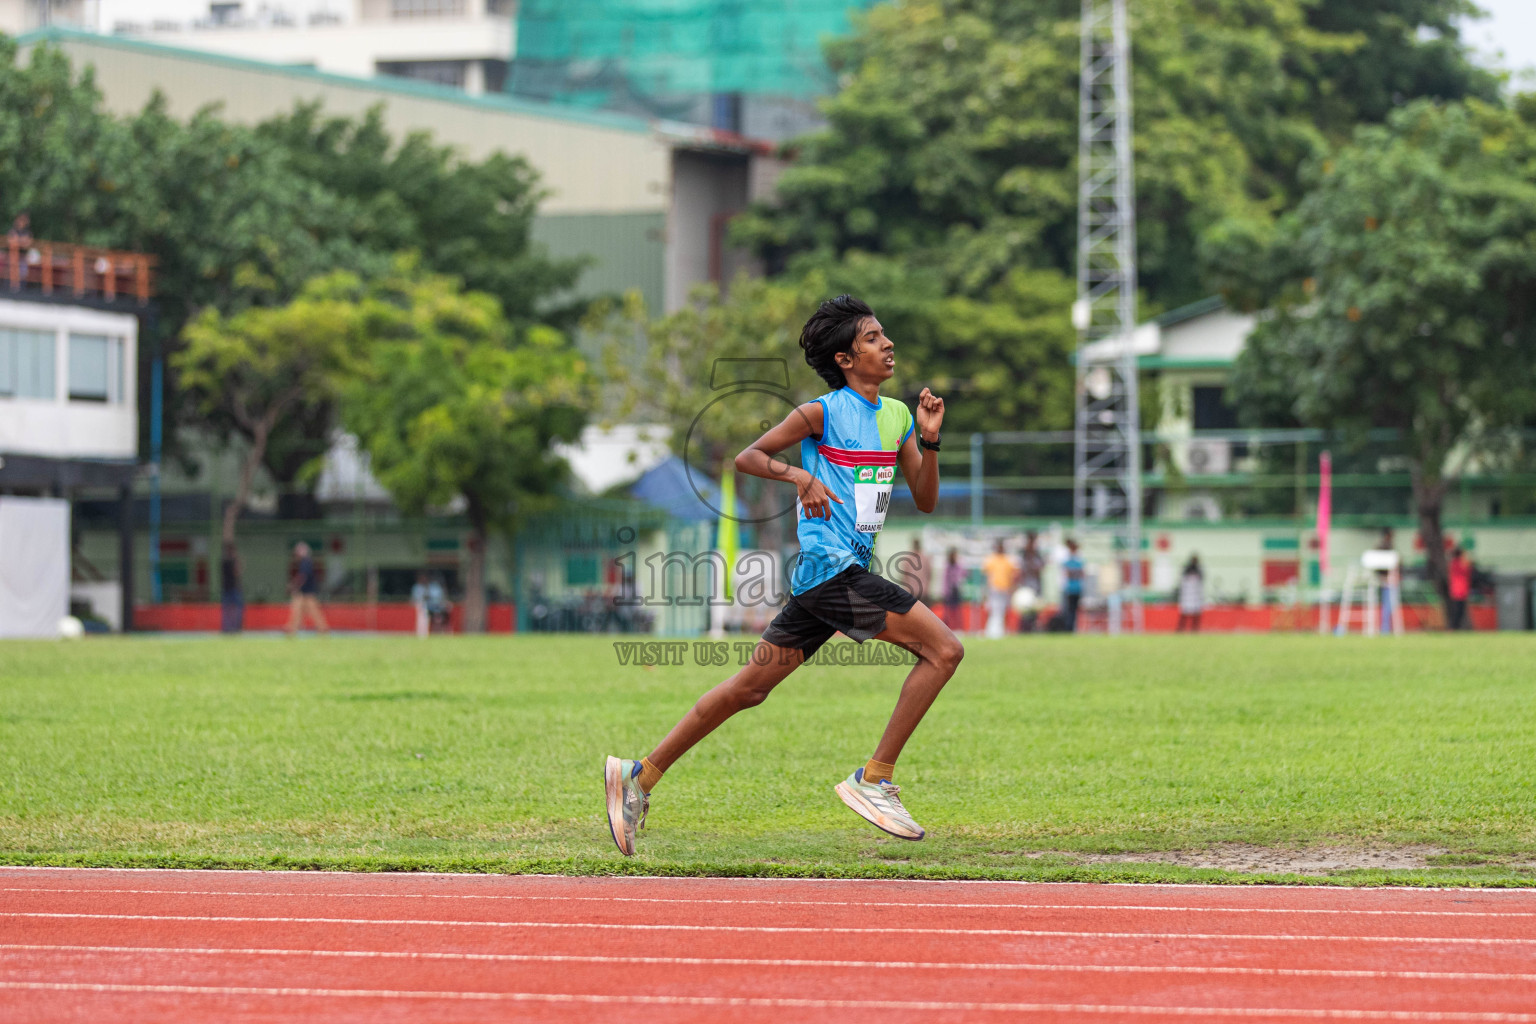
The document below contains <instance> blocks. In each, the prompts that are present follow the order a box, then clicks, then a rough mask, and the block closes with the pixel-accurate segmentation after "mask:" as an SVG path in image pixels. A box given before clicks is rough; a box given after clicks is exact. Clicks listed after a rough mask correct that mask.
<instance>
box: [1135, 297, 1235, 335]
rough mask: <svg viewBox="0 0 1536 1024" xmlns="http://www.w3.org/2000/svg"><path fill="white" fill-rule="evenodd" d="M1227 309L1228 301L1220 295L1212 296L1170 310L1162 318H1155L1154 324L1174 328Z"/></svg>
mask: <svg viewBox="0 0 1536 1024" xmlns="http://www.w3.org/2000/svg"><path fill="white" fill-rule="evenodd" d="M1226 308H1227V303H1226V300H1224V299H1223V298H1222V297H1221V296H1220V295H1212V296H1211V297H1210V298H1208V299H1201V300H1200V301H1199V302H1191V303H1190V304H1189V305H1187V306H1180V307H1179V308H1178V309H1170V310H1169V311H1168V312H1166V313H1164V314H1163V315H1162V316H1159V317H1155V318H1153V321H1152V322H1153V323H1155V324H1157V326H1159V327H1173V326H1175V325H1176V324H1182V323H1184V322H1185V321H1186V320H1194V319H1197V318H1198V317H1202V316H1205V315H1207V314H1209V313H1216V312H1219V311H1221V310H1223V309H1226Z"/></svg>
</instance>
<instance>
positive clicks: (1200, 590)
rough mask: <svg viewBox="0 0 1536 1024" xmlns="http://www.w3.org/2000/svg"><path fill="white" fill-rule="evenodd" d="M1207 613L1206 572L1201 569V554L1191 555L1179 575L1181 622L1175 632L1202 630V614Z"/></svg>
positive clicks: (1196, 631)
mask: <svg viewBox="0 0 1536 1024" xmlns="http://www.w3.org/2000/svg"><path fill="white" fill-rule="evenodd" d="M1204 613H1205V573H1204V572H1203V571H1201V569H1200V556H1199V555H1190V556H1189V561H1188V562H1186V563H1184V572H1183V574H1182V575H1181V576H1180V577H1179V624H1178V625H1177V626H1175V627H1174V632H1175V633H1182V632H1184V627H1185V626H1188V627H1189V631H1190V632H1191V633H1198V632H1200V616H1201V615H1202V614H1204Z"/></svg>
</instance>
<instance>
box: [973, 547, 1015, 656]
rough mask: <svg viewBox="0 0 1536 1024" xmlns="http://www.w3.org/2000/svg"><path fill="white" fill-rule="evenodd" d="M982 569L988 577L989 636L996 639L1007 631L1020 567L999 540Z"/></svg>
mask: <svg viewBox="0 0 1536 1024" xmlns="http://www.w3.org/2000/svg"><path fill="white" fill-rule="evenodd" d="M981 571H982V573H983V574H984V575H985V576H986V577H987V637H988V638H989V639H993V640H996V639H998V638H999V637H1001V636H1002V635H1003V633H1005V632H1006V631H1007V621H1008V599H1009V598H1011V597H1012V596H1013V588H1014V585H1015V584H1016V583H1018V581H1019V567H1018V565H1017V564H1016V563H1015V562H1014V560H1013V559H1011V558H1009V557H1008V552H1007V551H1005V550H1003V542H1002V541H998V542H997V544H996V546H995V547H993V549H992V553H991V554H990V555H988V556H987V560H986V561H985V562H984V563H982V566H981Z"/></svg>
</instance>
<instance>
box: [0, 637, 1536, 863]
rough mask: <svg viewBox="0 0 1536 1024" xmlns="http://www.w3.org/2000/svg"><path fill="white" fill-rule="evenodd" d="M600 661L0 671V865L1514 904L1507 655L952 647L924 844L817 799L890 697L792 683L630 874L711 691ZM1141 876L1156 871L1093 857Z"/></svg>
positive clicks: (595, 641) (655, 835) (889, 688)
mask: <svg viewBox="0 0 1536 1024" xmlns="http://www.w3.org/2000/svg"><path fill="white" fill-rule="evenodd" d="M613 639H615V638H613V637H607V638H604V637H582V636H525V637H513V638H505V637H503V638H496V639H491V638H474V639H461V638H446V639H441V640H437V639H434V640H433V641H431V642H427V643H422V642H419V641H416V640H415V639H413V638H373V637H366V638H365V637H358V638H341V637H338V638H328V639H319V638H302V639H299V640H297V641H284V640H279V639H271V638H263V637H248V638H241V639H234V640H222V639H219V640H214V639H205V638H198V639H145V638H130V639H101V640H89V641H82V642H75V643H39V644H30V643H8V644H5V645H4V646H3V647H0V862H5V863H12V864H87V865H130V866H204V867H214V866H223V867H232V866H240V867H312V868H350V869H360V870H386V869H412V870H426V869H431V870H456V871H556V872H572V873H574V872H635V873H645V874H673V873H698V874H743V875H747V874H768V873H772V874H824V875H880V876H913V877H995V878H1031V879H1069V878H1071V879H1100V880H1103V879H1119V880H1132V879H1138V880H1165V881H1167V880H1172V881H1195V880H1204V881H1253V880H1260V879H1266V878H1267V879H1280V878H1285V879H1287V880H1293V881H1294V880H1296V878H1295V877H1293V876H1289V875H1287V874H1286V872H1285V871H1284V870H1280V869H1272V870H1267V871H1261V872H1259V873H1243V872H1233V871H1221V870H1214V869H1200V868H1192V867H1187V866H1178V865H1177V864H1173V863H1157V862H1155V861H1156V855H1165V856H1167V857H1168V858H1169V860H1174V859H1176V858H1175V857H1174V856H1173V853H1172V852H1173V851H1198V850H1209V849H1213V848H1220V847H1221V846H1222V844H1232V843H1243V844H1253V845H1255V846H1260V847H1266V848H1273V849H1275V850H1279V851H1281V852H1284V851H1287V850H1302V851H1304V850H1307V849H1314V848H1319V847H1328V848H1335V849H1343V850H1358V851H1369V850H1377V851H1380V850H1391V849H1396V848H1401V847H1426V848H1432V852H1431V853H1430V854H1429V856H1428V860H1427V864H1428V866H1427V867H1418V868H1412V869H1407V870H1397V871H1385V870H1375V869H1361V870H1344V871H1336V872H1335V873H1333V874H1332V875H1327V876H1314V877H1313V878H1312V879H1311V880H1319V879H1320V878H1325V879H1327V880H1331V881H1342V882H1349V883H1355V884H1378V883H1382V882H1393V883H1408V884H1483V885H1487V884H1503V885H1510V884H1515V885H1531V884H1536V871H1533V870H1532V868H1531V865H1532V863H1533V862H1536V786H1533V783H1536V692H1533V691H1536V637H1530V636H1524V635H1460V636H1413V637H1408V638H1404V639H1401V640H1395V641H1394V640H1374V641H1368V640H1363V639H1347V640H1334V639H1331V638H1319V637H1312V636H1294V637H1291V636H1276V637H1267V636H1264V637H1232V636H1202V637H1198V638H1188V637H1147V638H1114V639H1111V638H1103V637H1097V638H1095V637H1030V638H1010V639H1007V640H1002V641H993V642H988V641H983V640H979V639H978V640H972V641H970V643H969V645H968V655H967V658H966V661H965V663H964V664H963V665H962V666H961V669H960V673H959V674H958V675H957V676H956V678H955V679H954V680H953V681H952V682H951V683H950V685H949V688H948V689H947V690H946V691H945V693H944V694H943V696H942V697H941V698H940V700H939V703H938V704H937V705H936V707H935V708H934V710H933V712H932V713H931V714H930V716H929V717H928V719H927V721H925V722H924V723H923V725H922V727H921V728H920V729H919V730H918V733H917V735H916V736H915V737H914V739H913V741H912V743H911V745H910V746H909V747H908V749H907V752H906V754H905V755H904V756H903V758H902V762H901V765H900V768H899V771H898V780H897V781H899V782H901V783H902V785H903V797H904V798H905V799H906V801H907V805H908V807H909V808H910V809H911V810H912V811H913V813H914V814H915V815H916V816H917V818H918V820H920V821H922V822H923V823H924V824H925V825H926V826H927V827H928V829H929V832H930V835H929V838H928V839H927V840H926V841H924V842H922V843H905V842H902V841H900V840H896V839H887V838H885V837H883V836H881V835H879V834H878V833H876V832H875V831H874V830H873V829H871V828H869V827H868V826H867V825H865V824H864V823H863V822H861V821H859V820H858V819H857V818H856V817H854V815H853V814H852V813H851V812H849V811H848V810H847V809H845V808H844V807H843V806H842V804H841V803H840V802H839V801H838V800H837V797H836V796H835V795H834V794H833V792H832V785H833V784H834V783H835V782H836V781H838V779H840V778H841V777H843V776H844V775H846V774H847V773H848V772H849V771H850V770H852V768H853V767H855V766H856V765H858V764H859V763H861V762H862V761H863V759H864V758H865V757H866V756H867V755H868V754H869V752H870V750H871V749H872V747H873V744H874V741H875V739H876V738H877V737H878V735H879V732H880V729H881V728H882V727H883V725H884V722H885V718H886V715H887V714H888V713H889V710H890V706H891V703H892V701H893V700H894V698H895V694H896V690H897V688H898V686H899V683H900V680H901V678H902V675H903V673H904V671H905V670H904V669H902V668H899V667H891V666H886V667H865V668H849V667H835V666H825V667H821V666H813V667H809V668H806V669H802V670H801V671H800V672H798V673H796V674H795V675H794V676H792V677H791V678H790V679H789V680H788V681H787V682H786V683H785V684H784V685H783V686H782V687H780V689H779V691H778V692H777V693H776V694H775V695H774V696H773V698H772V699H770V700H769V702H768V703H767V704H765V705H763V706H762V707H761V708H758V709H756V710H753V711H749V712H746V713H744V714H742V715H740V716H738V717H737V718H736V719H734V720H732V721H731V722H729V723H727V724H726V726H725V727H724V728H723V729H722V730H721V731H720V732H718V733H717V734H716V735H715V736H713V737H711V738H710V739H709V740H707V741H706V742H705V743H704V744H703V745H701V746H700V747H699V748H698V749H696V750H695V751H693V752H692V753H690V754H689V755H688V756H687V757H686V758H684V759H683V760H682V761H681V762H680V763H679V764H678V765H677V766H676V767H675V768H674V769H673V771H672V772H671V773H669V775H668V777H667V778H666V779H665V780H664V781H663V782H662V784H661V785H660V787H658V788H657V790H656V792H655V794H654V798H653V800H652V810H651V819H650V826H649V828H648V829H647V830H646V832H644V833H642V837H641V852H640V855H639V856H637V857H635V858H634V859H633V860H629V861H626V860H624V859H623V858H621V857H620V856H619V855H618V853H617V852H616V851H615V850H614V849H613V845H612V843H611V841H610V840H609V838H608V835H607V827H606V824H605V823H604V818H603V812H602V786H601V765H602V760H603V756H604V755H605V754H608V753H619V754H625V755H629V756H639V755H640V754H641V753H644V752H646V751H647V750H648V749H649V748H650V746H651V745H652V744H653V743H654V742H655V741H656V740H657V739H658V738H659V737H660V736H661V735H662V734H663V733H664V732H665V730H666V729H667V728H668V727H670V726H671V724H672V723H673V722H674V721H675V720H676V718H677V717H678V716H679V715H680V714H681V713H682V712H683V711H684V710H685V709H686V708H687V707H688V705H689V704H690V703H691V702H692V700H693V699H694V698H695V697H696V696H697V695H698V694H699V693H700V692H702V690H703V689H704V688H706V687H707V686H709V685H712V684H713V683H714V682H715V681H716V680H717V679H718V678H720V676H721V675H722V673H723V672H725V671H729V670H722V669H718V668H701V667H697V666H695V665H693V664H692V663H691V659H690V663H689V664H688V665H687V666H685V667H658V668H653V669H644V668H639V667H633V666H630V667H621V666H620V665H619V663H618V659H617V658H616V656H615V652H614V650H613V647H612V640H613ZM1126 853H1129V854H1153V855H1154V856H1153V857H1152V858H1151V859H1152V860H1153V861H1154V862H1152V863H1143V862H1136V863H1120V862H1111V863H1099V862H1091V863H1090V862H1087V861H1090V860H1092V861H1097V858H1095V857H1093V856H1092V855H1103V854H1126Z"/></svg>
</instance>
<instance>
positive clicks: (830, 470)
mask: <svg viewBox="0 0 1536 1024" xmlns="http://www.w3.org/2000/svg"><path fill="white" fill-rule="evenodd" d="M800 347H801V348H802V349H804V350H805V360H806V362H807V363H809V364H810V366H811V368H812V369H814V370H815V371H816V373H817V374H818V375H819V376H820V377H821V378H822V379H823V380H824V381H826V382H827V385H828V387H830V388H831V389H832V390H831V391H830V392H828V393H827V394H825V395H822V396H821V397H820V398H817V399H815V400H814V401H810V402H807V403H805V404H804V405H801V406H799V407H798V408H796V409H795V410H794V411H793V412H791V413H790V414H789V416H787V417H786V418H785V419H784V422H782V423H780V424H779V425H778V426H776V427H773V428H772V429H770V430H769V431H768V432H767V433H765V434H764V435H763V436H762V437H760V438H758V439H757V440H756V441H754V442H753V443H752V445H751V446H750V447H749V448H747V449H746V450H745V451H743V452H742V453H741V454H740V455H738V456H736V469H737V470H738V471H740V472H742V473H750V474H752V475H753V476H759V477H763V478H765V479H768V480H779V481H784V482H786V483H790V484H793V485H794V487H795V490H796V491H797V493H798V499H797V502H796V509H797V511H798V513H799V515H798V530H797V532H798V535H799V540H800V557H799V559H798V561H797V563H796V565H795V569H794V574H793V577H792V579H791V582H790V597H789V600H788V602H787V603H786V604H785V606H784V608H783V610H782V611H780V613H779V615H778V617H777V618H775V619H774V620H773V622H772V623H771V624H769V626H768V628H767V629H766V630H765V631H764V632H763V637H762V639H761V640H760V641H759V642H758V644H757V648H756V650H755V651H754V654H753V657H752V659H751V663H750V664H748V665H747V666H746V667H744V668H743V669H742V670H741V671H740V672H737V673H736V674H735V675H733V676H731V677H730V678H729V679H727V680H725V681H724V682H722V683H720V684H719V685H718V686H716V687H715V688H714V689H712V690H710V691H709V692H708V693H706V694H704V696H702V697H700V698H699V700H698V702H697V703H696V704H694V706H693V709H692V710H690V711H689V712H688V713H687V714H686V715H684V716H683V718H682V720H681V721H680V722H678V723H677V725H676V726H675V727H673V729H672V731H671V732H669V733H668V734H667V736H666V738H665V739H663V740H662V741H661V744H660V745H659V746H657V747H656V749H655V750H653V751H651V753H650V754H649V755H648V756H646V757H643V758H639V759H634V760H631V759H627V758H618V757H610V758H608V760H607V763H606V765H605V767H604V775H605V781H606V791H607V792H606V795H607V801H608V825H609V830H610V832H611V833H612V835H613V840H614V842H615V843H616V844H617V845H618V847H619V850H620V852H622V853H623V854H625V855H626V856H629V855H633V853H634V852H635V846H634V843H635V832H636V830H637V829H638V828H639V827H640V826H641V825H642V824H643V823H644V820H645V815H646V812H647V811H648V810H649V807H650V792H651V790H652V788H653V787H654V786H655V785H656V783H657V782H658V781H659V780H660V779H661V776H662V773H663V772H665V771H666V770H667V769H669V768H671V767H672V765H673V764H674V763H675V762H676V761H677V759H678V758H680V757H682V755H683V754H684V753H686V752H687V751H688V750H689V749H690V748H692V747H693V746H694V745H695V744H696V743H698V742H699V741H700V740H702V739H703V738H704V737H705V736H708V735H709V734H710V733H711V732H713V731H714V730H715V729H717V728H719V727H720V725H721V724H722V723H723V722H725V720H726V719H728V718H730V717H731V716H732V715H734V714H736V713H737V712H738V711H742V710H745V709H746V708H750V707H756V706H757V705H758V704H761V703H762V702H763V701H765V700H767V699H768V695H769V694H770V693H771V692H773V688H774V687H775V686H777V685H778V684H779V683H780V682H782V681H783V680H784V679H785V678H786V677H787V676H788V675H789V674H790V673H791V672H793V671H794V670H795V669H796V668H798V667H799V666H800V665H801V664H803V663H804V662H805V660H806V659H807V658H810V657H811V656H812V655H814V654H815V653H816V651H817V650H818V649H820V647H821V646H822V645H823V644H824V643H826V642H827V641H828V640H829V639H831V637H832V635H833V634H834V633H838V632H841V633H843V634H844V635H845V636H847V637H849V638H850V639H852V640H856V641H858V642H859V643H863V642H864V641H866V640H870V639H875V640H884V641H886V642H887V643H892V644H896V645H897V646H899V647H903V648H905V649H906V650H908V651H910V652H912V653H913V654H914V655H916V656H917V664H916V665H914V666H913V668H912V671H911V672H910V673H909V674H908V675H907V679H906V682H905V683H904V684H903V685H902V688H901V694H900V696H899V697H898V698H897V700H896V709H895V711H893V712H892V714H891V718H890V722H889V723H888V724H887V725H886V727H885V733H884V735H883V736H882V737H881V738H880V742H879V744H878V745H877V746H876V747H875V751H874V755H873V756H872V757H871V758H870V759H869V760H868V762H866V763H865V764H864V765H863V766H862V767H859V768H857V769H855V770H854V771H853V773H852V774H851V775H849V776H848V778H846V779H844V780H843V781H842V782H839V783H838V784H837V785H836V787H835V790H836V792H837V795H838V796H839V797H840V798H841V799H842V800H843V802H844V803H846V804H847V805H848V806H849V807H850V808H851V809H852V810H853V811H854V812H855V813H857V814H859V815H860V816H861V817H863V818H864V819H865V820H867V821H868V822H870V823H871V824H873V825H874V826H875V827H877V828H880V829H883V830H884V831H886V832H889V833H890V834H891V835H894V836H898V837H900V838H902V839H914V840H915V839H921V838H923V836H924V834H925V833H924V830H923V828H922V826H920V825H919V824H918V823H917V822H916V821H914V820H913V819H912V816H911V815H910V814H908V813H907V810H906V808H905V807H904V806H903V805H902V803H901V800H900V798H899V796H898V793H899V788H898V787H897V786H896V785H895V784H894V783H893V782H892V781H891V777H892V774H893V773H894V771H895V768H896V759H897V757H898V756H899V755H900V754H901V751H902V747H903V746H905V745H906V742H907V739H908V738H909V737H910V736H911V735H912V732H913V730H914V729H916V728H917V724H918V723H919V722H920V721H922V719H923V715H924V714H925V713H926V712H927V711H928V708H929V707H930V706H931V705H932V704H933V701H934V699H935V698H936V697H938V695H939V691H940V690H941V689H942V688H943V687H944V684H945V683H946V682H948V681H949V678H950V676H952V675H953V674H954V672H955V669H956V667H957V666H958V665H959V664H960V659H961V658H962V657H963V656H964V653H965V652H964V649H963V648H962V647H961V645H960V641H959V639H958V638H956V636H955V634H954V633H953V632H951V631H950V629H949V627H948V626H946V625H945V624H944V623H943V622H942V621H940V619H939V617H938V616H936V615H935V614H934V613H933V612H932V611H931V610H930V609H929V608H928V606H927V605H926V604H924V603H923V602H922V601H919V600H918V599H917V598H916V596H914V595H913V593H912V592H910V591H908V590H906V589H904V588H902V587H899V586H897V585H896V584H895V583H892V582H890V581H889V580H886V579H884V578H883V577H881V576H877V575H875V574H874V573H871V572H870V571H869V569H868V566H869V561H870V556H871V555H872V554H873V551H874V544H875V538H876V537H877V536H878V535H879V533H880V528H881V526H883V525H884V523H885V514H886V510H887V508H888V507H889V505H890V498H891V486H892V483H893V482H894V480H895V475H896V470H897V469H898V468H899V469H900V470H901V474H902V476H903V478H905V480H906V482H907V485H908V486H909V487H910V488H911V491H912V498H913V501H914V502H915V503H916V504H917V507H918V508H919V509H921V510H922V511H924V512H932V511H933V509H934V505H935V503H936V502H937V500H938V493H939V460H938V456H937V454H936V453H937V452H938V450H939V440H940V438H939V427H940V426H941V425H942V423H943V422H944V400H943V399H942V398H940V397H938V396H937V395H935V394H933V393H932V392H931V391H929V389H927V388H924V389H923V390H922V393H921V394H920V395H919V396H918V400H917V413H916V416H915V417H914V415H913V413H912V412H911V411H909V410H908V409H907V407H906V405H905V404H904V403H902V402H899V401H896V400H895V399H892V398H888V397H883V396H882V395H881V394H880V385H881V384H883V383H884V382H885V381H887V380H889V379H890V378H891V376H892V375H893V374H894V373H895V366H896V357H895V346H894V345H893V344H892V342H891V339H890V338H888V337H887V336H886V334H885V328H884V327H882V326H881V324H880V321H879V319H878V318H876V316H875V314H874V312H873V311H872V310H871V309H870V308H869V306H867V305H865V304H864V303H863V302H861V301H860V300H858V299H856V298H854V297H852V296H850V295H840V296H838V297H837V298H835V299H830V300H828V301H826V302H823V303H822V304H821V305H820V306H819V307H818V308H817V310H816V312H815V314H814V315H812V316H811V318H810V320H808V321H807V322H806V325H805V328H804V330H802V331H801V333H800ZM796 444H798V445H799V446H800V465H799V466H798V467H796V466H791V465H789V464H788V463H787V462H786V461H785V460H784V459H782V458H780V457H779V453H780V452H782V451H784V449H786V448H789V447H791V446H793V445H796Z"/></svg>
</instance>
